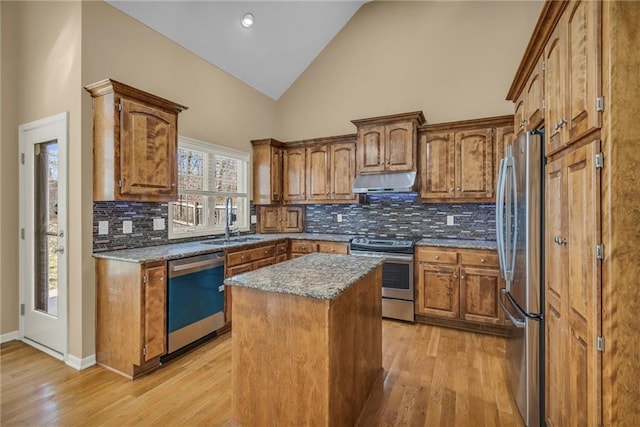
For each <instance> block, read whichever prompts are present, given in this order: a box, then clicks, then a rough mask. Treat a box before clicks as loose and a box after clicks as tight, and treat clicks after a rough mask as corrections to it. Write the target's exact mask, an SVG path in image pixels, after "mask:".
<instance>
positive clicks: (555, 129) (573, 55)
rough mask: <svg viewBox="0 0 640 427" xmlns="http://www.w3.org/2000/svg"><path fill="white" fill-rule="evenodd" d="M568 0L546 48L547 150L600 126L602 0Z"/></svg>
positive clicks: (577, 138) (553, 151) (560, 145)
mask: <svg viewBox="0 0 640 427" xmlns="http://www.w3.org/2000/svg"><path fill="white" fill-rule="evenodd" d="M567 3H568V5H567V8H566V9H565V10H564V12H563V14H562V16H561V17H560V20H559V22H558V24H557V25H556V27H555V29H554V31H553V32H552V34H551V38H550V39H549V41H548V42H547V44H546V45H545V49H544V58H545V66H546V68H545V72H546V74H545V89H546V91H545V98H546V105H547V109H546V111H545V117H544V120H545V124H546V126H545V128H546V140H547V143H546V154H547V155H551V154H553V153H555V152H557V151H559V150H561V149H563V148H564V147H566V146H568V145H570V144H573V143H574V142H576V141H578V140H579V139H580V138H582V137H583V136H585V135H586V134H588V133H589V132H591V131H593V130H594V129H597V128H599V127H600V120H601V117H600V116H601V113H600V111H601V109H600V108H598V103H599V102H602V100H601V101H599V100H598V99H599V97H600V96H601V84H600V81H601V80H600V76H601V71H600V70H601V55H600V38H601V36H600V34H601V33H600V31H601V30H600V17H601V13H602V12H601V9H602V3H601V2H599V1H584V0H574V1H570V2H567Z"/></svg>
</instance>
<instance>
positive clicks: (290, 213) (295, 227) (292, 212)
mask: <svg viewBox="0 0 640 427" xmlns="http://www.w3.org/2000/svg"><path fill="white" fill-rule="evenodd" d="M280 220H281V225H280V230H281V231H282V232H283V233H300V232H302V231H304V208H303V207H302V206H283V207H282V208H281V211H280Z"/></svg>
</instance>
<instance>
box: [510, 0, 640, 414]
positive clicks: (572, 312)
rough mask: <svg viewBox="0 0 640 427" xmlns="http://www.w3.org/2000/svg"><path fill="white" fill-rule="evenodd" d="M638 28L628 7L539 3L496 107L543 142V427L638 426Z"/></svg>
mask: <svg viewBox="0 0 640 427" xmlns="http://www.w3.org/2000/svg"><path fill="white" fill-rule="evenodd" d="M638 22H640V3H638V2H626V1H610V2H600V1H566V2H556V1H548V2H547V3H545V5H544V7H543V10H542V12H541V16H540V19H539V20H538V23H537V25H536V27H535V29H534V33H533V36H532V38H531V40H530V42H529V46H528V47H527V51H526V52H525V54H524V57H523V59H522V62H521V64H520V67H519V69H518V72H517V74H516V76H515V79H514V81H513V84H512V86H511V89H510V91H509V94H508V97H507V99H509V100H511V101H514V108H515V111H516V116H518V117H516V119H515V121H516V125H517V132H520V128H519V127H518V125H519V124H522V127H521V128H522V130H524V129H530V128H532V127H530V125H529V124H528V123H527V118H528V117H532V115H528V113H527V112H526V111H525V110H527V108H529V110H530V111H531V109H532V108H533V109H534V110H535V109H541V110H542V111H543V113H542V116H543V117H544V123H543V125H544V127H545V133H546V135H545V138H546V144H545V155H546V157H547V165H546V170H545V235H544V242H545V286H544V288H545V295H544V296H545V335H546V337H545V365H546V366H545V370H546V372H545V383H546V384H545V390H544V391H545V402H544V405H545V422H546V424H547V425H548V426H565V425H580V426H582V425H584V426H600V425H603V426H617V425H640V408H639V406H638V405H637V402H638V401H640V388H638V386H637V384H638V383H639V382H640V361H639V359H638V357H637V351H638V350H637V349H638V348H639V342H640V317H639V316H638V315H637V313H638V312H640V302H639V301H640V299H639V298H638V287H637V284H638V279H637V278H638V275H639V274H640V263H639V262H638V259H640V233H638V232H637V230H638V228H637V227H638V226H637V222H638V216H637V212H638V211H639V210H640V179H639V178H638V174H637V172H636V170H637V165H638V164H640V163H639V162H640V150H638V142H637V141H638V135H639V134H640V121H638V119H637V117H638V113H640V102H639V101H638V100H639V99H640V85H638V84H637V82H638V81H640V53H639V52H640V50H639V48H638V47H639V46H640V33H639V32H638V31H637V23H638ZM541 57H542V64H541V65H542V70H543V82H544V84H543V87H544V93H543V98H542V99H541V101H542V100H543V101H544V102H541V104H540V105H536V106H532V103H527V102H526V99H527V97H528V93H527V89H528V88H529V82H531V81H532V79H533V77H532V76H536V77H535V79H538V77H537V76H538V75H539V70H540V65H539V64H540V58H541ZM533 98H534V99H535V98H539V96H538V95H534V96H533ZM534 127H535V126H534Z"/></svg>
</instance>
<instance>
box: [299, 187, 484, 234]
mask: <svg viewBox="0 0 640 427" xmlns="http://www.w3.org/2000/svg"><path fill="white" fill-rule="evenodd" d="M338 215H341V216H342V222H338ZM447 216H453V221H454V225H447ZM306 231H307V232H308V233H339V234H358V235H367V236H371V237H372V236H380V237H428V238H440V239H472V240H495V238H496V222H495V206H494V205H492V204H472V203H464V204H462V203H461V204H448V203H437V204H433V203H421V202H420V201H418V196H417V194H413V193H408V194H380V195H368V196H367V203H366V204H350V205H338V204H336V205H308V206H307V215H306Z"/></svg>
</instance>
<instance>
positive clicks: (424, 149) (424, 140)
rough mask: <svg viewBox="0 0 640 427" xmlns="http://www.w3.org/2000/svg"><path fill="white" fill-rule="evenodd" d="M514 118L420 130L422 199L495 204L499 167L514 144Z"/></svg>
mask: <svg viewBox="0 0 640 427" xmlns="http://www.w3.org/2000/svg"><path fill="white" fill-rule="evenodd" d="M513 120H514V119H513V116H499V117H492V118H487V119H477V120H466V121H460V122H451V123H441V124H437V125H428V126H425V127H423V128H421V129H420V134H421V136H420V177H421V190H420V196H421V198H422V200H423V201H427V202H451V201H455V202H473V203H493V202H495V180H496V175H497V174H496V164H497V161H498V159H499V158H501V157H502V153H503V151H504V148H503V147H504V144H505V143H510V142H511V141H512V140H513V137H514V133H513V128H512V123H513Z"/></svg>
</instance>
